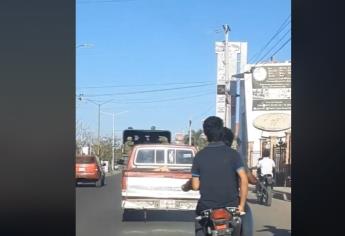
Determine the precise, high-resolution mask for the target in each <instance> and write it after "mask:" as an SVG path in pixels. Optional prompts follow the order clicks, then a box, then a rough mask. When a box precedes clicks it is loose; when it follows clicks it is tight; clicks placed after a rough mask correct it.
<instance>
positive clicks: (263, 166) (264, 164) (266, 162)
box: [256, 149, 276, 191]
mask: <svg viewBox="0 0 345 236" xmlns="http://www.w3.org/2000/svg"><path fill="white" fill-rule="evenodd" d="M256 167H257V170H258V173H259V174H258V176H257V177H258V179H259V181H258V182H257V184H256V190H257V191H258V190H259V189H260V187H261V184H260V182H261V181H262V180H263V176H265V175H272V177H273V170H274V168H275V167H276V164H275V162H274V161H273V160H272V159H271V158H270V151H269V150H268V149H265V150H263V151H262V158H261V159H260V160H259V161H258V164H257V165H256Z"/></svg>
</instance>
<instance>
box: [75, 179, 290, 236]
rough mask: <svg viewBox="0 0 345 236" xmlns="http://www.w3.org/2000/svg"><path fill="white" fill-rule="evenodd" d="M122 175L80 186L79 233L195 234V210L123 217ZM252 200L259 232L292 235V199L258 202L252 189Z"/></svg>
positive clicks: (117, 235)
mask: <svg viewBox="0 0 345 236" xmlns="http://www.w3.org/2000/svg"><path fill="white" fill-rule="evenodd" d="M120 179H121V176H120V174H117V175H115V176H110V177H107V185H106V186H104V187H101V188H96V187H94V186H79V187H77V188H76V224H77V225H76V231H77V236H95V235H97V236H139V235H152V236H172V235H174V236H177V235H184V236H188V235H194V222H193V217H194V215H193V213H192V212H167V211H164V212H152V211H151V212H148V214H147V218H148V220H147V221H146V222H145V221H144V220H143V219H144V217H143V214H144V213H143V212H142V211H136V212H128V214H126V215H125V218H126V221H122V210H121V203H120V200H121V191H120V189H121V184H120V183H121V182H120ZM248 202H249V204H250V206H251V208H252V211H253V215H254V235H255V236H271V235H272V236H288V235H291V232H290V229H291V202H288V201H283V200H278V199H273V201H272V206H271V207H266V206H262V205H258V204H257V203H256V200H255V195H254V194H252V193H250V194H249V198H248Z"/></svg>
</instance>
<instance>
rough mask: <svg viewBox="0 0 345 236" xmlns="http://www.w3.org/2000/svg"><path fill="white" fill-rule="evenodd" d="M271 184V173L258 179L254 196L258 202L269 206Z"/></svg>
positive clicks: (272, 182)
mask: <svg viewBox="0 0 345 236" xmlns="http://www.w3.org/2000/svg"><path fill="white" fill-rule="evenodd" d="M273 184H274V180H273V176H272V175H264V176H263V177H262V179H261V180H260V181H259V185H260V187H259V188H258V189H257V191H256V196H257V200H258V202H259V203H260V204H264V205H266V206H271V204H272V195H273V193H272V189H273Z"/></svg>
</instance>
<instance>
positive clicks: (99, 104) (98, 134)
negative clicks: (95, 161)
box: [79, 94, 114, 156]
mask: <svg viewBox="0 0 345 236" xmlns="http://www.w3.org/2000/svg"><path fill="white" fill-rule="evenodd" d="M83 99H84V100H86V101H89V102H91V103H93V104H95V105H97V106H98V129H97V143H98V150H97V155H98V156H100V132H101V106H102V105H105V104H107V103H109V102H112V101H113V100H114V99H110V100H107V101H105V102H102V103H100V102H97V101H94V100H91V99H88V98H83V95H82V94H81V95H79V100H80V101H81V100H83Z"/></svg>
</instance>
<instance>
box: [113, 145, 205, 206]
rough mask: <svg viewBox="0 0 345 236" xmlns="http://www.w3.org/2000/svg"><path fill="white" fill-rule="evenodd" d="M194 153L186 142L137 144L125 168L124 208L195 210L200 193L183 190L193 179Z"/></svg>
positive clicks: (123, 186)
mask: <svg viewBox="0 0 345 236" xmlns="http://www.w3.org/2000/svg"><path fill="white" fill-rule="evenodd" d="M195 154H196V149H195V148H194V147H192V146H186V145H183V146H182V145H172V144H139V145H135V146H134V147H133V151H132V152H131V155H130V156H129V159H128V163H127V166H125V167H124V169H123V171H122V208H123V209H124V210H127V209H141V210H146V209H156V210H195V207H196V204H197V200H198V199H199V197H200V195H199V192H197V191H189V192H184V191H182V189H181V186H182V185H183V184H184V183H185V182H186V181H187V180H188V179H190V178H191V166H192V163H193V158H194V156H195ZM118 163H119V164H123V160H119V162H118Z"/></svg>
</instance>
